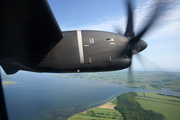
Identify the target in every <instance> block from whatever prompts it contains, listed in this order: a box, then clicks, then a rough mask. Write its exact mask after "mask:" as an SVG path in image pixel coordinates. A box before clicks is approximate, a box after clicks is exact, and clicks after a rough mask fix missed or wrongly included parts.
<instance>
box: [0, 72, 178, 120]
mask: <svg viewBox="0 0 180 120" xmlns="http://www.w3.org/2000/svg"><path fill="white" fill-rule="evenodd" d="M53 75H55V74H50V73H32V72H23V71H20V72H18V73H17V74H15V75H11V76H8V77H11V78H8V79H4V80H7V81H15V82H16V83H15V84H11V85H7V86H4V87H3V88H4V93H5V100H6V106H7V111H8V117H9V120H46V119H47V120H51V119H52V120H53V119H62V120H67V119H68V118H69V117H71V116H72V115H74V114H76V113H79V112H82V111H84V110H86V109H89V108H92V107H96V106H99V105H102V104H104V103H106V102H108V101H110V100H112V99H114V98H115V97H116V96H118V95H120V94H122V93H126V92H131V91H134V92H158V93H163V94H166V95H175V96H180V93H179V92H173V91H171V90H169V89H168V88H163V89H162V90H161V91H154V90H145V89H138V88H129V87H124V86H121V85H117V84H113V83H107V82H102V81H97V80H89V79H67V78H55V77H50V76H53ZM3 77H6V76H5V75H4V76H3ZM12 77H13V78H12ZM98 83H105V84H108V85H109V86H104V85H98Z"/></svg>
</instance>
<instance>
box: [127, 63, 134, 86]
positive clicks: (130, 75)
mask: <svg viewBox="0 0 180 120" xmlns="http://www.w3.org/2000/svg"><path fill="white" fill-rule="evenodd" d="M127 83H128V85H132V86H133V87H134V81H133V73H132V66H130V67H129V69H128V81H127Z"/></svg>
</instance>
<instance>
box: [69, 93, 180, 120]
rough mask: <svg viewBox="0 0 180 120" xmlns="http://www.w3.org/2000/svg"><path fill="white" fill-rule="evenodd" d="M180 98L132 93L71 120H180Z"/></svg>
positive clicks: (77, 115) (79, 114) (75, 116)
mask: <svg viewBox="0 0 180 120" xmlns="http://www.w3.org/2000/svg"><path fill="white" fill-rule="evenodd" d="M179 109H180V98H179V97H171V96H165V95H162V94H158V93H148V92H137V93H135V92H130V93H124V94H122V95H120V96H118V97H117V98H116V99H115V100H113V101H111V102H109V103H106V104H104V105H101V106H99V107H96V108H92V109H88V110H86V111H84V112H81V113H78V114H76V115H74V116H72V117H71V118H69V120H78V119H89V120H90V119H98V120H114V119H120V120H134V119H136V120H144V119H146V120H179V118H180V114H179V113H180V112H179Z"/></svg>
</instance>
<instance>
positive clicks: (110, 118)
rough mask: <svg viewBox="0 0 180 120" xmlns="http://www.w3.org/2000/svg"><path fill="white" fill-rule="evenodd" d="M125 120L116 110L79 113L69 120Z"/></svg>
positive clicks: (95, 110)
mask: <svg viewBox="0 0 180 120" xmlns="http://www.w3.org/2000/svg"><path fill="white" fill-rule="evenodd" d="M78 119H81V120H114V119H119V120H124V118H123V116H122V114H121V113H119V112H118V111H116V110H111V109H104V108H92V109H89V110H87V111H86V112H84V113H79V114H77V115H75V116H73V117H71V118H70V119H69V120H78Z"/></svg>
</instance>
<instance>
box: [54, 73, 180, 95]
mask: <svg viewBox="0 0 180 120" xmlns="http://www.w3.org/2000/svg"><path fill="white" fill-rule="evenodd" d="M52 77H57V78H78V79H94V80H99V81H105V82H112V83H116V84H122V85H124V86H127V87H137V88H141V89H151V90H161V88H163V87H164V88H174V89H173V90H174V91H178V92H179V91H180V90H179V89H180V73H179V72H133V79H134V85H127V84H126V83H127V79H128V74H127V72H124V71H123V72H122V71H117V72H101V73H78V74H77V73H74V74H72V73H71V74H57V75H54V76H52Z"/></svg>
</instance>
